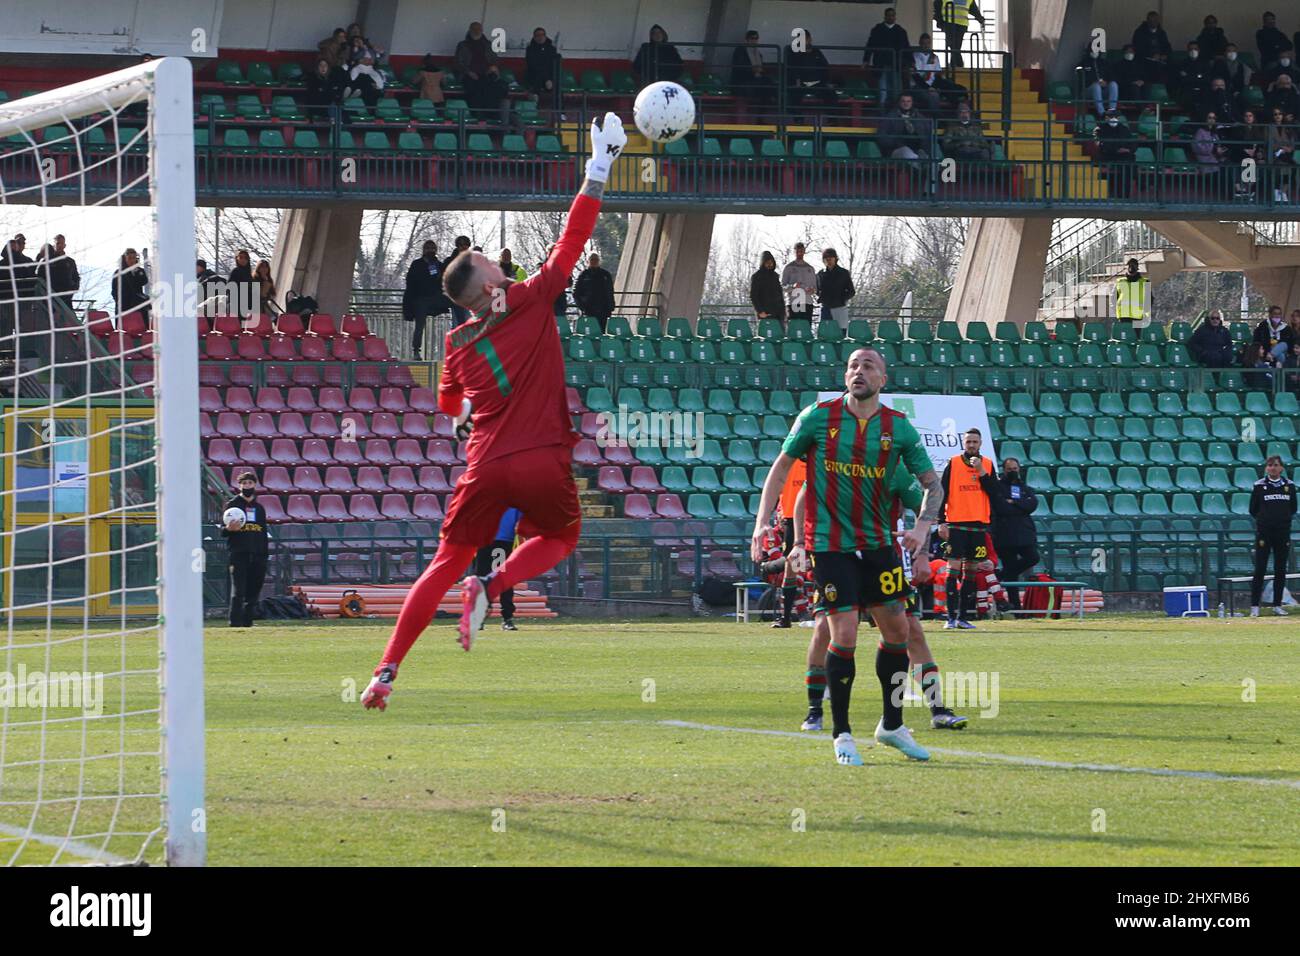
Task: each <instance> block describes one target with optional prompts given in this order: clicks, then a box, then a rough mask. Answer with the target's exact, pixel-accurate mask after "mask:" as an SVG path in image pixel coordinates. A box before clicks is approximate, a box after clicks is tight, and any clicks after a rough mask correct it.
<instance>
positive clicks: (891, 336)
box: [876, 319, 903, 345]
mask: <svg viewBox="0 0 1300 956" xmlns="http://www.w3.org/2000/svg"><path fill="white" fill-rule="evenodd" d="M876 338H878V339H880V341H882V342H888V343H889V344H891V345H898V344H899V343H901V342H902V341H903V328H902V326H900V325H899V324H898V322H897V321H895V320H894V319H881V320H880V322H879V323H878V324H877V325H876Z"/></svg>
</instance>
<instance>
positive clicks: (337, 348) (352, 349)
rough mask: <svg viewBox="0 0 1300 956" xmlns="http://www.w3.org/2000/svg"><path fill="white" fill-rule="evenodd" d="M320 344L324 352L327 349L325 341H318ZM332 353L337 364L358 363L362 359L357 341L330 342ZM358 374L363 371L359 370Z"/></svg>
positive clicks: (337, 340)
mask: <svg viewBox="0 0 1300 956" xmlns="http://www.w3.org/2000/svg"><path fill="white" fill-rule="evenodd" d="M315 341H317V342H319V343H320V346H321V349H322V351H323V350H324V348H325V340H324V339H316V340H315ZM330 353H331V355H332V356H333V357H334V361H336V362H356V361H358V360H359V359H360V358H361V350H360V349H359V348H357V343H356V340H355V339H345V338H341V337H340V338H337V339H333V340H332V341H331V342H330ZM357 371H358V372H360V371H361V369H357Z"/></svg>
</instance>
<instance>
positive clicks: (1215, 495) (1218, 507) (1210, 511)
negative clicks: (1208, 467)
mask: <svg viewBox="0 0 1300 956" xmlns="http://www.w3.org/2000/svg"><path fill="white" fill-rule="evenodd" d="M1201 513H1202V514H1204V515H1208V516H1210V517H1214V518H1221V517H1227V516H1228V515H1231V514H1232V510H1231V509H1230V508H1229V507H1228V499H1227V498H1225V497H1224V495H1223V494H1222V492H1218V491H1212V492H1209V493H1207V494H1204V495H1202V496H1201Z"/></svg>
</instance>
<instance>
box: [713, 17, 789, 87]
mask: <svg viewBox="0 0 1300 956" xmlns="http://www.w3.org/2000/svg"><path fill="white" fill-rule="evenodd" d="M750 6H751V3H750V0H710V2H709V16H708V19H707V20H706V21H705V25H704V42H705V43H744V42H745V31H746V30H748V29H749V13H750ZM759 42H767V43H775V42H776V41H775V40H774V39H767V40H763V39H761V38H760V41H759ZM731 52H732V47H730V46H715V47H708V48H706V49H705V50H704V62H705V63H707V64H708V65H709V67H710V68H711V69H713V71H714V72H715V73H716V72H718V70H722V75H723V76H730V75H731V73H730V70H731ZM763 52H764V54H766V55H767V56H768V57H769V58H770V57H771V53H772V51H771V50H764V51H763Z"/></svg>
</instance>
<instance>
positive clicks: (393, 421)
mask: <svg viewBox="0 0 1300 956" xmlns="http://www.w3.org/2000/svg"><path fill="white" fill-rule="evenodd" d="M370 428H371V430H372V431H373V432H374V434H375V437H376V438H388V439H394V440H395V439H398V438H401V437H402V430H401V429H400V428H399V427H398V426H397V416H396V415H394V414H393V413H392V412H375V414H374V415H372V416H370Z"/></svg>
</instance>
